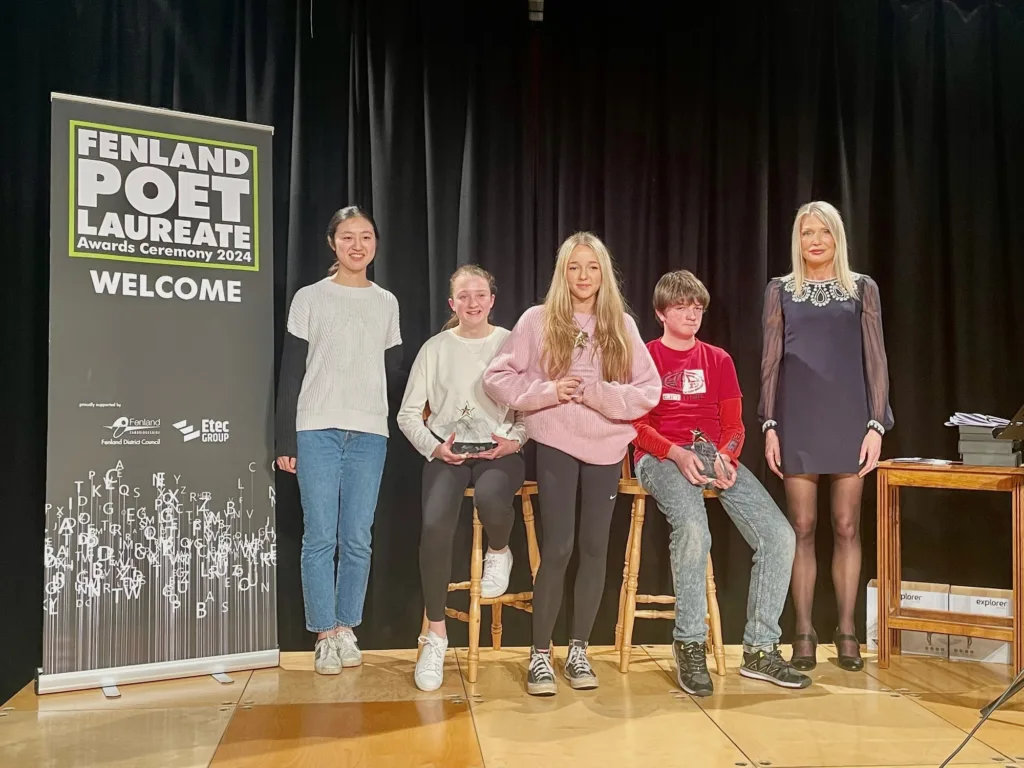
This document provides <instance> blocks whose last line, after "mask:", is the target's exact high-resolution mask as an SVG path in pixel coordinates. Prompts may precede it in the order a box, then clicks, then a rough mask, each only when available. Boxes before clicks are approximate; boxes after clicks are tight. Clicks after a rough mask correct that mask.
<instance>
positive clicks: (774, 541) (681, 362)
mask: <svg viewBox="0 0 1024 768" xmlns="http://www.w3.org/2000/svg"><path fill="white" fill-rule="evenodd" d="M710 301H711V297H710V295H709V294H708V291H707V288H705V287H704V284H703V283H702V282H701V281H700V280H698V279H697V278H696V277H695V276H694V275H693V274H692V273H691V272H688V271H686V270H680V271H677V272H670V273H668V274H667V275H664V276H662V278H661V279H660V280H659V281H658V285H657V286H656V287H655V289H654V310H655V315H657V317H658V320H659V322H660V323H661V324H662V326H663V327H664V333H663V335H662V337H661V338H660V339H656V340H654V341H652V342H651V343H649V344H648V345H647V348H648V350H650V353H651V357H653V358H654V363H655V365H656V366H657V367H658V372H659V373H660V374H661V382H662V395H661V402H660V403H658V405H657V406H655V408H654V410H652V411H651V412H650V413H649V414H647V416H645V417H644V418H643V419H640V420H639V421H637V422H636V424H635V426H636V430H637V437H636V440H635V445H636V475H637V478H638V479H639V481H640V483H641V485H643V487H644V489H645V490H646V491H647V492H648V493H649V494H650V495H651V496H653V497H654V500H655V501H656V502H657V503H658V507H659V508H660V509H661V510H662V512H663V513H664V514H665V517H666V518H668V522H669V525H670V526H671V527H672V535H671V543H670V547H671V556H672V573H673V578H674V581H675V585H674V586H675V595H676V623H675V628H674V630H673V633H672V634H673V637H674V638H675V642H674V643H673V644H672V649H673V654H674V656H675V660H676V670H677V672H676V677H677V680H678V682H679V686H680V687H681V688H682V689H683V690H684V691H686V692H687V693H689V694H691V695H694V696H710V695H711V693H712V692H713V686H712V684H711V675H709V674H708V667H707V661H706V659H705V651H704V648H705V643H706V641H707V625H706V624H705V623H704V616H705V614H706V613H707V594H706V591H705V584H704V576H705V571H706V568H707V558H708V553H709V552H710V551H711V532H710V530H709V529H708V518H707V512H706V511H705V509H704V489H705V488H714V489H716V490H717V491H718V497H719V499H720V500H721V502H722V506H723V507H725V511H726V513H728V515H729V517H730V518H732V521H733V522H734V523H735V524H736V527H737V528H739V530H740V533H741V534H743V538H744V539H746V541H747V543H748V544H749V545H750V546H751V547H752V548H753V549H754V565H753V568H752V570H751V572H750V590H749V594H748V597H747V626H746V630H745V631H744V633H743V666H742V667H741V668H740V674H741V675H743V676H744V677H750V678H754V679H755V680H767V681H768V682H770V683H774V684H776V685H780V686H783V687H785V688H806V687H807V686H808V685H810V684H811V679H810V678H809V677H807V676H806V675H804V674H802V673H800V672H798V671H796V670H795V669H794V668H793V667H792V666H790V665H789V663H788V662H786V661H785V660H784V659H783V658H782V654H781V653H780V652H779V649H778V643H779V640H780V637H781V635H782V630H781V629H780V628H779V616H780V615H781V614H782V608H783V605H784V604H785V601H786V594H787V593H788V591H789V578H790V573H791V571H792V567H793V552H794V547H795V542H796V538H795V536H794V534H793V529H792V527H791V526H790V524H789V522H788V521H787V520H786V518H785V517H784V516H783V514H782V512H781V511H780V510H779V508H778V506H776V504H775V502H774V501H772V498H771V496H769V495H768V492H767V491H765V489H764V488H763V487H762V485H761V484H760V483H759V482H758V480H757V478H756V477H754V475H753V474H751V472H750V471H749V470H748V469H747V468H746V467H744V466H743V465H742V464H740V463H739V460H738V459H739V455H740V449H741V448H742V446H743V437H744V429H743V421H742V419H741V414H742V393H741V392H740V385H739V381H738V380H737V378H736V368H735V366H734V365H733V362H732V358H731V357H730V356H729V354H728V353H727V352H726V351H725V350H723V349H720V348H719V347H715V346H712V345H710V344H705V343H704V342H703V341H699V340H698V339H697V331H698V330H699V329H700V324H701V320H702V318H703V315H704V311H705V310H706V309H707V308H708V304H709V303H710Z"/></svg>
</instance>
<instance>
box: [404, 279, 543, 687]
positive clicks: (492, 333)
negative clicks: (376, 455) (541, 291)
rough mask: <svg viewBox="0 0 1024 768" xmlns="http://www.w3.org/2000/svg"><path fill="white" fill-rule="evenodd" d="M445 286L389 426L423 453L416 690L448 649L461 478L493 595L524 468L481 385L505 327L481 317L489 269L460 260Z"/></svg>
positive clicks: (489, 294) (505, 562) (515, 432)
mask: <svg viewBox="0 0 1024 768" xmlns="http://www.w3.org/2000/svg"><path fill="white" fill-rule="evenodd" d="M450 286H451V297H450V298H449V299H448V305H449V306H450V307H451V309H452V312H453V315H452V318H451V319H450V320H449V321H448V324H447V325H446V326H445V328H444V330H443V331H441V333H439V334H437V335H436V336H433V337H432V338H430V339H428V340H427V342H426V343H425V344H424V345H423V347H422V348H421V349H420V351H419V354H417V356H416V360H415V362H414V363H413V366H412V371H411V372H410V374H409V383H408V385H407V386H406V390H405V397H404V398H403V400H402V407H401V410H400V411H399V413H398V426H399V427H400V428H401V430H402V432H403V433H404V434H405V436H406V437H407V438H409V442H411V443H412V444H413V446H414V447H415V448H416V450H418V451H419V452H420V453H421V454H423V456H424V458H426V460H427V463H426V465H425V466H424V467H423V531H422V534H421V536H420V579H421V581H422V583H423V601H424V603H425V605H426V611H427V621H428V622H429V628H428V630H427V633H426V635H425V636H423V637H420V639H419V642H420V644H421V645H423V646H424V648H423V652H422V653H421V654H420V658H419V661H418V662H417V664H416V673H415V681H416V686H417V687H418V688H420V689H421V690H424V691H433V690H437V689H438V688H439V687H440V686H441V682H442V675H443V670H444V657H445V652H446V651H447V649H448V633H447V630H446V628H445V620H444V619H445V616H444V609H445V603H446V601H447V596H448V582H449V580H450V579H451V568H452V542H453V539H454V536H455V527H456V524H457V523H458V520H459V512H460V511H461V509H462V499H463V494H464V493H465V491H466V488H467V487H469V486H470V485H472V486H473V488H474V489H475V491H474V494H475V503H476V508H477V510H478V512H479V514H480V521H481V523H483V526H484V531H485V533H486V534H487V544H488V547H487V553H486V555H485V556H484V571H483V583H482V586H481V594H482V595H483V596H484V597H499V596H500V595H503V594H504V593H505V591H506V590H507V589H508V579H509V573H510V572H511V570H512V553H511V551H510V550H509V548H508V539H509V534H510V533H511V531H512V519H513V512H512V502H513V500H514V498H515V494H516V492H517V491H518V490H519V488H520V487H521V486H522V484H523V480H524V478H525V472H526V470H525V465H524V463H523V457H522V456H521V455H520V453H519V451H520V448H522V446H523V444H524V443H525V442H526V428H525V426H524V425H523V423H522V421H521V420H520V419H519V418H518V417H517V416H516V415H515V414H514V413H513V412H511V411H509V409H507V408H505V407H502V406H499V405H497V404H496V403H495V402H494V401H493V400H491V399H490V398H489V397H488V396H487V395H486V393H485V392H484V389H483V382H482V377H483V373H484V370H485V369H486V368H487V365H488V364H489V363H490V362H491V359H492V358H493V357H494V356H495V354H497V352H498V350H499V349H501V346H502V344H503V343H504V341H505V339H506V338H507V337H508V335H509V331H508V330H506V329H504V328H498V327H495V326H493V325H491V324H490V322H489V318H490V312H491V308H492V307H493V306H494V278H493V277H492V276H491V275H490V274H489V273H488V272H487V271H485V270H484V269H482V268H481V267H478V266H476V265H474V264H468V265H465V266H462V267H460V268H459V269H458V270H456V272H455V274H453V275H452V277H451V282H450ZM428 407H429V416H428V417H427V419H426V420H424V418H423V416H424V412H425V411H427V409H428Z"/></svg>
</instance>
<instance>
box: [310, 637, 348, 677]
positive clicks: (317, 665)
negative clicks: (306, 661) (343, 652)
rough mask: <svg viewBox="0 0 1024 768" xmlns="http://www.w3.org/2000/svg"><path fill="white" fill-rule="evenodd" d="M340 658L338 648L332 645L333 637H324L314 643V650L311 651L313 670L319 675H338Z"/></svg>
mask: <svg viewBox="0 0 1024 768" xmlns="http://www.w3.org/2000/svg"><path fill="white" fill-rule="evenodd" d="M341 666H342V665H341V656H339V655H338V648H337V646H336V645H335V644H334V638H333V637H325V638H323V639H322V640H317V641H316V649H315V650H314V651H313V669H315V670H316V672H317V674H319V675H340V674H341Z"/></svg>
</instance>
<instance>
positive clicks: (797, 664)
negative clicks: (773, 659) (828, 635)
mask: <svg viewBox="0 0 1024 768" xmlns="http://www.w3.org/2000/svg"><path fill="white" fill-rule="evenodd" d="M805 641H810V643H811V655H810V656H797V653H796V644H797V643H798V642H805ZM789 663H790V665H792V667H793V668H794V669H799V670H800V671H801V672H807V671H809V670H812V669H814V668H815V667H816V666H817V665H818V634H817V633H816V632H815V633H812V634H810V635H797V636H796V637H794V638H793V655H792V656H791V657H790V659H789Z"/></svg>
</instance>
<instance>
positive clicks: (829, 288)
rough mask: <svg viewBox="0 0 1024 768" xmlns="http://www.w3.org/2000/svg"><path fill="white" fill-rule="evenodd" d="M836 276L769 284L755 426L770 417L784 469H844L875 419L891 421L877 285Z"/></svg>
mask: <svg viewBox="0 0 1024 768" xmlns="http://www.w3.org/2000/svg"><path fill="white" fill-rule="evenodd" d="M854 279H855V285H856V288H857V296H851V295H850V294H849V293H848V292H847V291H846V290H845V289H844V288H843V287H842V286H841V285H840V284H839V282H838V281H837V280H835V279H832V280H804V284H803V286H802V289H801V290H800V291H799V292H798V291H797V290H796V286H795V282H794V280H793V278H792V277H783V278H776V279H774V280H772V281H771V282H770V283H768V287H767V288H766V289H765V301H764V315H763V327H764V350H763V355H762V358H761V403H760V408H759V409H758V415H759V417H760V419H761V423H762V425H763V424H764V423H765V422H766V421H769V420H771V421H774V422H777V423H776V425H775V431H776V434H777V435H778V437H779V447H780V449H781V453H782V471H783V473H784V474H791V475H794V474H821V475H825V474H849V473H856V472H858V471H859V470H860V447H861V443H862V442H863V440H864V435H865V433H866V432H867V429H868V423H869V422H870V421H875V422H877V423H878V424H880V425H881V426H882V428H883V429H885V430H889V429H891V428H892V426H893V415H892V410H891V408H890V407H889V370H888V365H887V361H886V355H885V342H884V338H883V334H882V315H881V308H880V303H879V297H878V285H877V284H876V283H875V281H874V280H872V279H871V278H870V277H868V276H867V275H856V274H855V275H854Z"/></svg>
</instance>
